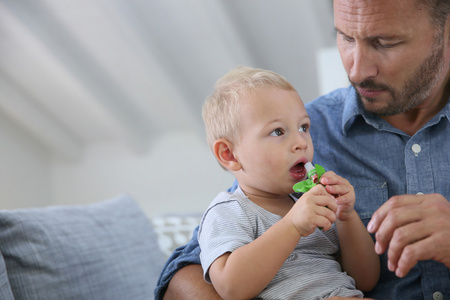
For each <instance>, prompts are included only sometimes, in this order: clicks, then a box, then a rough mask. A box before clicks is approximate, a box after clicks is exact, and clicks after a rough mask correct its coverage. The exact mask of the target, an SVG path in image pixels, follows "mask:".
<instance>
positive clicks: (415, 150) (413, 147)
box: [411, 144, 422, 156]
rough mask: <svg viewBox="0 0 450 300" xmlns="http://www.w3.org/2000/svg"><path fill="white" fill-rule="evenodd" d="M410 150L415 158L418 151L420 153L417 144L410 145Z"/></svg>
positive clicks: (420, 148)
mask: <svg viewBox="0 0 450 300" xmlns="http://www.w3.org/2000/svg"><path fill="white" fill-rule="evenodd" d="M411 149H412V151H413V152H414V154H415V155H416V156H417V155H418V154H419V153H420V151H422V147H420V145H419V144H414V145H412V147H411Z"/></svg>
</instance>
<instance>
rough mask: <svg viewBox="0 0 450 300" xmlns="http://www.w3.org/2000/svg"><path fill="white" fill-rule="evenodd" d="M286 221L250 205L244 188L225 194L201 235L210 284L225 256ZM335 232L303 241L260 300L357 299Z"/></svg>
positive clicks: (319, 233) (320, 233)
mask: <svg viewBox="0 0 450 300" xmlns="http://www.w3.org/2000/svg"><path fill="white" fill-rule="evenodd" d="M279 220H281V216H279V215H276V214H273V213H270V212H268V211H266V210H265V209H263V208H261V207H260V206H258V205H256V204H255V203H253V202H252V201H250V200H249V199H248V198H247V197H246V196H245V194H244V193H243V192H242V190H241V189H240V188H238V189H237V190H236V191H235V192H234V193H228V192H223V193H220V194H219V195H218V196H217V197H216V198H215V199H214V201H213V202H212V203H211V204H210V205H209V207H208V209H207V210H206V212H205V214H204V215H203V218H202V221H201V223H200V228H199V231H198V241H199V244H200V248H201V253H200V259H201V263H202V267H203V270H204V277H205V280H206V281H208V282H211V281H210V278H209V274H208V270H209V267H210V266H211V264H212V263H213V262H214V260H216V259H217V258H218V257H219V256H221V255H222V254H225V253H226V252H233V251H234V250H236V249H237V248H239V247H241V246H243V245H246V244H248V243H250V242H252V241H253V240H255V239H256V238H257V237H259V236H260V235H262V234H263V233H264V232H265V231H266V230H267V229H269V228H270V227H271V226H272V225H273V224H275V223H276V222H278V221H279ZM338 252H339V241H338V237H337V233H336V227H335V225H334V224H333V227H332V228H331V229H330V230H328V231H326V232H323V231H320V230H319V229H316V231H315V232H314V233H313V234H311V235H309V236H308V237H302V238H301V239H300V242H299V243H298V245H297V247H296V248H295V250H294V251H293V252H292V253H291V255H290V256H289V257H288V259H287V260H286V262H285V263H284V264H283V266H282V267H281V269H280V270H279V271H278V273H277V275H276V276H275V277H274V278H273V280H272V281H271V282H270V283H269V285H268V286H267V287H266V288H265V289H264V290H263V291H262V292H261V294H259V296H258V298H260V299H324V298H328V297H331V296H341V297H358V298H361V297H362V296H363V294H362V292H360V291H358V290H356V288H355V281H354V280H353V278H351V277H350V276H348V275H347V274H346V273H345V272H342V269H341V266H340V264H339V262H337V261H336V259H335V258H336V256H337V254H338Z"/></svg>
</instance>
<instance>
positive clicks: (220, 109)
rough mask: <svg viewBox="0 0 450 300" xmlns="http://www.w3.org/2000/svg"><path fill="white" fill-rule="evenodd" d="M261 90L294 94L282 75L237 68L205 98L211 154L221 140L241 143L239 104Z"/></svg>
mask: <svg viewBox="0 0 450 300" xmlns="http://www.w3.org/2000/svg"><path fill="white" fill-rule="evenodd" d="M260 87H278V88H281V89H284V90H295V88H294V87H293V86H292V85H291V84H290V83H289V82H288V81H287V80H286V78H284V77H283V76H281V75H280V74H277V73H275V72H272V71H268V70H263V69H255V68H250V67H237V68H235V69H233V70H231V71H230V72H228V73H227V74H225V76H223V77H222V78H220V79H219V80H218V81H217V82H216V84H215V87H214V92H213V93H212V94H211V95H210V96H209V97H208V98H206V100H205V102H204V104H203V110H202V115H203V121H204V122H205V130H206V140H207V142H208V145H209V147H210V148H211V149H212V150H213V146H214V142H215V141H216V140H218V139H221V138H223V139H227V140H229V141H230V142H234V143H236V142H237V141H238V139H239V135H240V125H241V120H242V117H243V116H241V113H240V109H239V100H240V99H241V96H243V95H247V94H248V93H250V92H252V91H253V90H255V89H256V88H260ZM213 151H214V150H213Z"/></svg>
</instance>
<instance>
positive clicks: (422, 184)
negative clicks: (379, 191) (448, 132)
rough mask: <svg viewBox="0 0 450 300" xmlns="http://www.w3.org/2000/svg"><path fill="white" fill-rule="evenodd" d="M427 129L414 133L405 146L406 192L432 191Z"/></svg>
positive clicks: (428, 192) (423, 192)
mask: <svg viewBox="0 0 450 300" xmlns="http://www.w3.org/2000/svg"><path fill="white" fill-rule="evenodd" d="M430 151H431V149H430V140H429V134H428V131H427V130H424V131H421V132H418V133H416V134H415V135H414V136H413V137H411V138H410V139H409V141H408V142H407V143H406V146H405V167H406V191H407V194H419V195H420V194H430V193H434V191H435V188H434V179H433V169H432V164H431V155H430Z"/></svg>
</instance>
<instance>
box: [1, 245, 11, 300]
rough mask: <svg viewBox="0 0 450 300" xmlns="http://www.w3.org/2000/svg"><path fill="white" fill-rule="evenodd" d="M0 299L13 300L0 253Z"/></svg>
mask: <svg viewBox="0 0 450 300" xmlns="http://www.w3.org/2000/svg"><path fill="white" fill-rule="evenodd" d="M0 299H2V300H14V296H13V294H12V291H11V286H10V285H9V279H8V273H7V272H6V266H5V261H4V260H3V255H1V253H0Z"/></svg>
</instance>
